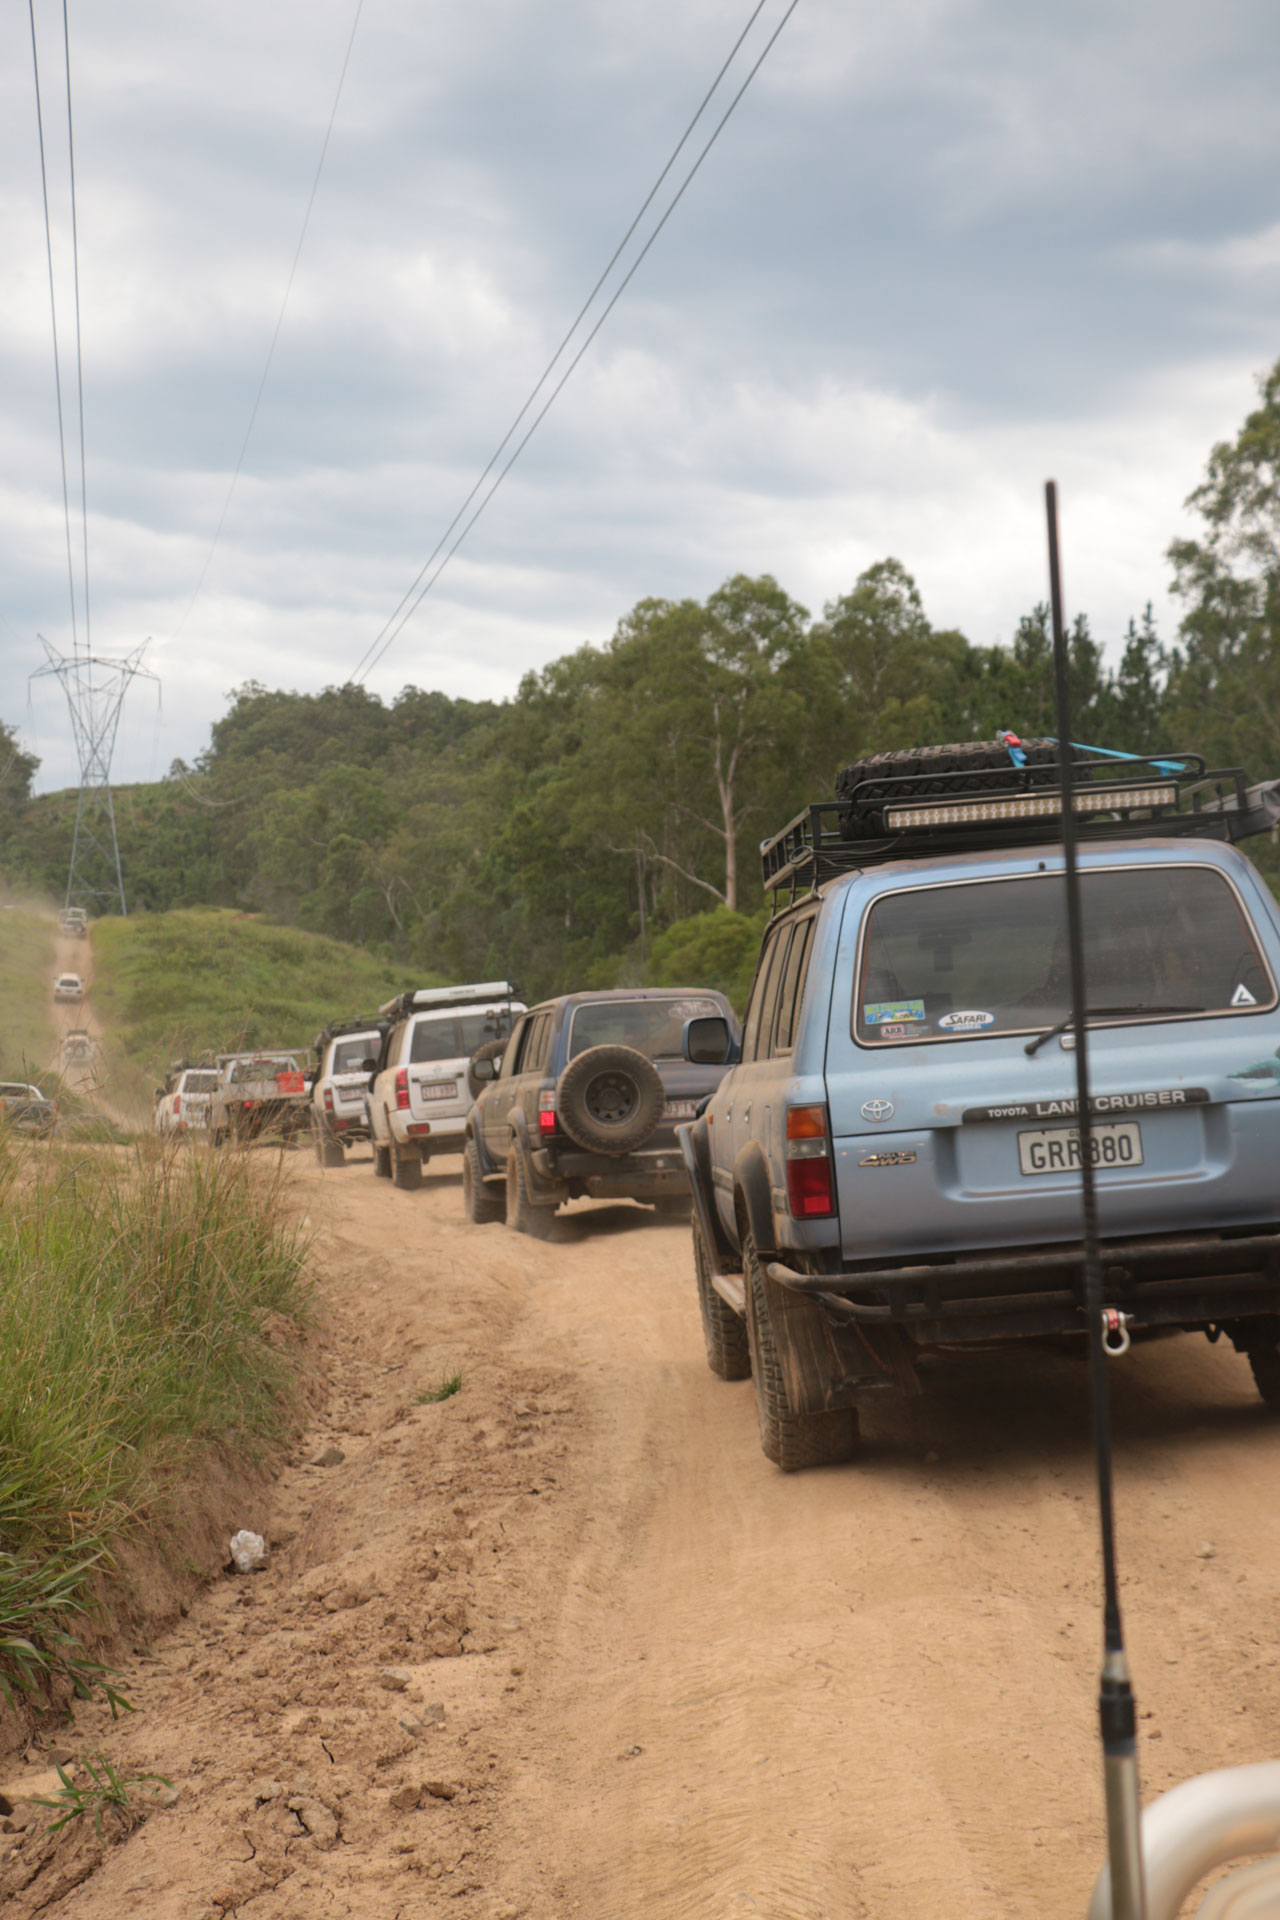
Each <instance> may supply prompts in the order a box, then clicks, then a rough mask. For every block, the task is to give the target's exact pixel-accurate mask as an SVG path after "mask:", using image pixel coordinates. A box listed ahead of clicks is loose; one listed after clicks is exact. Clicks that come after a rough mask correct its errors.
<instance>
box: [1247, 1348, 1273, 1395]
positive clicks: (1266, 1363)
mask: <svg viewBox="0 0 1280 1920" xmlns="http://www.w3.org/2000/svg"><path fill="white" fill-rule="evenodd" d="M1249 1370H1250V1372H1251V1373H1252V1374H1253V1384H1254V1386H1255V1387H1256V1388H1257V1389H1258V1392H1259V1393H1260V1394H1261V1395H1262V1398H1263V1399H1264V1400H1265V1401H1266V1403H1267V1405H1268V1406H1269V1407H1277V1408H1280V1347H1276V1346H1269V1347H1250V1348H1249Z"/></svg>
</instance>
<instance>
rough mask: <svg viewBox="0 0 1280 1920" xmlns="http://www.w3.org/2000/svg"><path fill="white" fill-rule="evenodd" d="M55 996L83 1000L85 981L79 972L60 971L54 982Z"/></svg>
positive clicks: (61, 998)
mask: <svg viewBox="0 0 1280 1920" xmlns="http://www.w3.org/2000/svg"><path fill="white" fill-rule="evenodd" d="M53 997H54V999H55V1000H71V1001H77V1002H78V1001H80V1000H83V999H84V981H83V980H82V979H81V977H80V975H79V974H78V973H60V974H59V975H58V977H57V979H56V980H55V981H54V983H53Z"/></svg>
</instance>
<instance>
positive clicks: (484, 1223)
mask: <svg viewBox="0 0 1280 1920" xmlns="http://www.w3.org/2000/svg"><path fill="white" fill-rule="evenodd" d="M462 1211H463V1212H464V1213H465V1214H466V1216H467V1219H468V1220H470V1221H471V1223H472V1224H473V1226H477V1227H488V1226H492V1225H493V1224H494V1222H495V1221H498V1220H501V1219H503V1218H504V1217H505V1215H506V1211H507V1203H506V1200H505V1198H504V1197H503V1196H502V1195H501V1194H499V1193H495V1192H494V1190H493V1188H492V1187H489V1186H486V1185H485V1181H484V1175H483V1173H482V1172H481V1168H480V1149H479V1147H477V1145H476V1143H475V1141H474V1140H468V1142H467V1144H466V1146H465V1147H464V1148H463V1149H462Z"/></svg>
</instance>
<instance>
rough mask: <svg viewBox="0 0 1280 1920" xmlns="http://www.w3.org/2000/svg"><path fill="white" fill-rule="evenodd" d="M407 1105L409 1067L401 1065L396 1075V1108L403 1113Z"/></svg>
mask: <svg viewBox="0 0 1280 1920" xmlns="http://www.w3.org/2000/svg"><path fill="white" fill-rule="evenodd" d="M408 1105H409V1069H408V1068H407V1067H401V1069H400V1071H399V1072H398V1073H397V1075H396V1109H397V1111H398V1112H400V1113H404V1112H405V1110H406V1109H407V1107H408Z"/></svg>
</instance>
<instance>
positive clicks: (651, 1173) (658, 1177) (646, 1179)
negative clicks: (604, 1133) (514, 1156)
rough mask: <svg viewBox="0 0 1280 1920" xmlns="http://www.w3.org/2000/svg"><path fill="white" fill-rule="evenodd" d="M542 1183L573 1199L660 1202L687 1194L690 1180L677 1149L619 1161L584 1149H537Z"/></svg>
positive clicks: (533, 1156)
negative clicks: (563, 1191) (666, 1197)
mask: <svg viewBox="0 0 1280 1920" xmlns="http://www.w3.org/2000/svg"><path fill="white" fill-rule="evenodd" d="M530 1158H531V1160H532V1162H533V1171H534V1175H535V1177H536V1178H537V1179H538V1180H539V1182H544V1183H546V1184H547V1185H553V1186H556V1187H559V1188H564V1187H566V1186H567V1187H568V1189H569V1192H570V1194H571V1195H574V1196H575V1197H576V1196H578V1195H585V1196H588V1197H590V1198H591V1199H596V1200H658V1199H662V1198H663V1197H664V1196H665V1195H668V1194H676V1193H687V1192H688V1190H689V1176H688V1174H687V1173H686V1172H685V1165H684V1157H683V1155H682V1154H681V1152H680V1148H679V1146H678V1145H673V1146H669V1147H658V1148H654V1149H652V1150H650V1149H642V1150H641V1151H640V1152H639V1153H628V1154H625V1155H623V1156H622V1157H621V1158H619V1159H614V1158H612V1157H611V1156H610V1155H609V1154H605V1153H587V1152H585V1151H584V1150H583V1149H582V1148H581V1147H567V1148H563V1147H535V1148H534V1150H533V1153H532V1154H531V1156H530Z"/></svg>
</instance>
